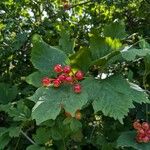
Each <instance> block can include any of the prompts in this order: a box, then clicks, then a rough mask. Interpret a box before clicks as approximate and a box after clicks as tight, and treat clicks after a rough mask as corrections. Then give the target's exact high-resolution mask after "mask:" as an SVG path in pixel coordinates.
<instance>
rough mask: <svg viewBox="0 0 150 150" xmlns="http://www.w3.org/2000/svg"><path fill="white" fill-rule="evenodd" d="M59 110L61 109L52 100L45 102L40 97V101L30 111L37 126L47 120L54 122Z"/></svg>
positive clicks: (45, 100)
mask: <svg viewBox="0 0 150 150" xmlns="http://www.w3.org/2000/svg"><path fill="white" fill-rule="evenodd" d="M60 110H61V107H60V106H59V104H58V103H57V102H56V101H55V100H54V99H53V100H50V101H47V99H45V98H44V97H43V96H42V97H41V100H40V99H39V101H38V102H37V103H36V104H35V106H34V107H33V109H32V118H33V119H35V120H36V123H37V124H40V123H42V122H44V121H46V120H49V119H53V120H55V119H56V117H57V116H58V114H59V113H60Z"/></svg>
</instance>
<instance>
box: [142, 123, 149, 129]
mask: <svg viewBox="0 0 150 150" xmlns="http://www.w3.org/2000/svg"><path fill="white" fill-rule="evenodd" d="M142 128H143V129H144V130H148V129H149V124H148V123H147V122H143V123H142Z"/></svg>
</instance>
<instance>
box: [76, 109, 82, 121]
mask: <svg viewBox="0 0 150 150" xmlns="http://www.w3.org/2000/svg"><path fill="white" fill-rule="evenodd" d="M75 118H76V119H77V120H81V118H82V114H81V112H80V110H77V111H76V113H75Z"/></svg>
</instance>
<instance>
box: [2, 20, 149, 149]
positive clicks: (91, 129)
mask: <svg viewBox="0 0 150 150" xmlns="http://www.w3.org/2000/svg"><path fill="white" fill-rule="evenodd" d="M112 28H115V29H116V30H115V31H114V30H112ZM63 33H65V32H64V31H63ZM63 36H65V38H64V37H63ZM67 36H68V33H67ZM125 37H126V33H125V27H124V23H123V22H113V23H112V24H110V25H106V26H105V27H104V30H103V35H101V36H98V35H96V33H93V34H92V33H91V35H90V36H89V38H90V42H89V45H87V46H80V47H79V50H78V51H76V50H75V41H74V42H73V39H71V38H70V37H69V36H68V37H67V38H68V39H67V44H66V34H64V35H61V37H60V40H59V45H58V46H50V45H49V44H47V43H46V42H44V40H43V39H42V38H41V36H40V35H37V34H35V35H34V36H33V38H32V50H31V62H32V65H33V67H34V71H35V72H33V73H31V74H30V75H28V76H27V77H26V78H25V81H26V82H27V83H28V84H29V85H28V86H30V88H31V87H32V91H34V92H32V91H31V92H30V89H29V90H28V91H26V89H24V91H23V92H24V93H26V92H27V93H28V96H27V97H25V100H24V101H22V100H20V101H18V102H15V103H13V102H12V103H8V104H7V105H5V104H3V105H0V109H1V110H3V111H4V112H3V113H4V115H9V117H10V118H11V119H10V120H11V121H12V122H13V126H9V123H8V128H6V127H4V128H0V131H1V132H0V134H1V136H0V144H1V145H0V146H1V147H0V148H1V149H5V148H7V147H9V145H13V142H14V141H16V139H17V143H16V144H15V145H18V143H19V142H20V138H22V139H23V140H25V142H23V143H25V144H26V146H24V147H25V149H27V150H75V149H79V150H80V149H81V150H82V149H87V150H88V149H89V150H91V149H95V150H98V149H102V150H105V149H106V150H107V149H118V150H119V149H130V148H131V147H132V148H134V149H142V150H148V149H149V147H150V133H149V129H150V127H149V126H150V125H149V110H148V106H149V102H150V101H149V89H148V88H149V87H148V85H147V80H148V77H149V66H150V62H149V60H150V45H149V43H147V42H146V41H145V40H144V39H140V40H139V41H138V42H137V43H135V44H133V45H128V46H127V45H126V44H125V45H124V44H123V43H122V40H123V39H124V38H125ZM133 69H134V72H133ZM137 74H138V77H139V76H140V79H141V78H142V81H141V80H139V79H138V78H137V77H136V75H137ZM5 86H6V85H5ZM0 87H1V88H2V90H3V91H2V92H3V93H5V97H6V98H7V95H8V93H9V95H11V97H10V101H11V100H13V99H14V97H16V95H17V94H15V95H14V94H12V93H11V91H14V92H13V93H17V92H15V91H17V89H16V87H10V86H9V85H7V87H6V88H8V89H10V90H9V91H7V92H5V88H4V85H3V84H0ZM23 92H22V93H23ZM141 110H142V111H141ZM5 113H6V114H5ZM135 120H138V121H135ZM5 139H6V140H5ZM18 141H19V142H18ZM20 143H22V142H20Z"/></svg>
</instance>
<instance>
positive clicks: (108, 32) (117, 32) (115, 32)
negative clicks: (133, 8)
mask: <svg viewBox="0 0 150 150" xmlns="http://www.w3.org/2000/svg"><path fill="white" fill-rule="evenodd" d="M103 32H104V36H105V37H111V38H116V39H123V38H125V37H126V36H127V35H126V31H125V24H124V22H113V23H111V24H109V25H106V26H105V27H104V31H103Z"/></svg>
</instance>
